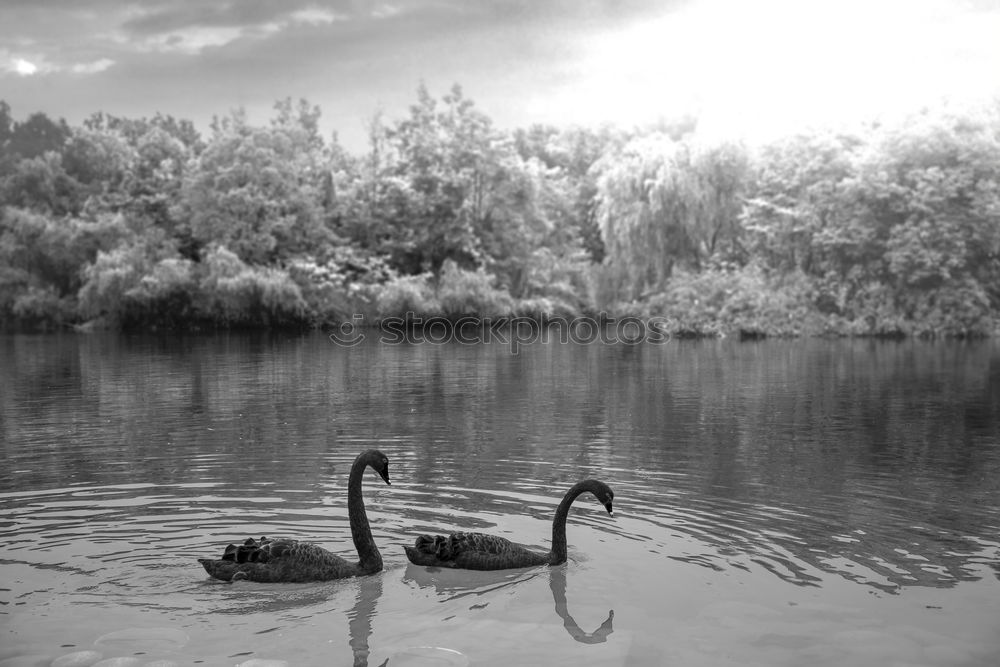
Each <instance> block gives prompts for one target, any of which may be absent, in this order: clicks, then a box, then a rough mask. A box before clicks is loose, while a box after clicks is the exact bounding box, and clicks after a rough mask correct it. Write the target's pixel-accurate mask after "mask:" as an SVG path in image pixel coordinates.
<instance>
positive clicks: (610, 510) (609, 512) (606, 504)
mask: <svg viewBox="0 0 1000 667" xmlns="http://www.w3.org/2000/svg"><path fill="white" fill-rule="evenodd" d="M604 509H606V510H607V511H608V514H610V515H611V516H614V515H615V511H614V510H613V509H611V503H604Z"/></svg>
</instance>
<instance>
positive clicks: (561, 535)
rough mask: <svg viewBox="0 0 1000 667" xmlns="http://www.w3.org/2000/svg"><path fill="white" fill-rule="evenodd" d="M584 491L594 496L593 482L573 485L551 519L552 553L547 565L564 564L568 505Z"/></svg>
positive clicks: (588, 481)
mask: <svg viewBox="0 0 1000 667" xmlns="http://www.w3.org/2000/svg"><path fill="white" fill-rule="evenodd" d="M585 491H590V492H591V493H594V494H595V495H596V487H595V485H594V481H593V480H590V479H588V480H584V481H582V482H578V483H576V484H574V485H573V486H572V487H571V488H570V490H569V491H567V492H566V495H565V496H563V499H562V502H561V503H559V507H558V508H556V516H555V518H554V519H552V551H551V552H550V554H549V565H559V564H560V563H565V562H566V518H567V517H568V516H569V508H570V505H572V504H573V501H574V500H576V499H577V498H578V497H579V496H580V494H581V493H583V492H585Z"/></svg>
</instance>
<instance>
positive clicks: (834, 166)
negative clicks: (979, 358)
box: [0, 86, 1000, 336]
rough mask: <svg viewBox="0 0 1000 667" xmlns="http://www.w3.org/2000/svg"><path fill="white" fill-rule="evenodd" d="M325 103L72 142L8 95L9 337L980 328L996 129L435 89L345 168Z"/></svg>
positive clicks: (992, 326) (989, 312)
mask: <svg viewBox="0 0 1000 667" xmlns="http://www.w3.org/2000/svg"><path fill="white" fill-rule="evenodd" d="M319 118H320V109H319V108H317V107H314V106H311V105H310V104H308V103H307V102H305V101H301V102H299V103H298V104H293V103H292V101H291V100H283V101H279V102H277V103H276V105H275V107H274V114H273V117H272V118H271V119H270V121H269V122H268V123H266V124H264V125H256V124H253V123H251V122H249V121H248V119H247V117H246V115H245V114H244V113H243V112H241V111H235V112H232V113H230V114H228V115H226V116H223V117H219V118H216V120H215V121H214V122H213V123H212V125H211V127H210V131H209V132H208V134H207V135H205V136H202V135H201V134H200V133H199V132H198V131H197V130H196V129H195V127H194V125H193V124H192V123H191V122H189V121H186V120H183V119H176V118H174V117H172V116H167V115H156V116H154V117H152V118H139V119H131V118H119V117H114V116H110V115H107V114H104V113H100V112H97V113H95V114H93V115H92V116H91V117H89V118H88V119H87V120H86V121H84V123H83V124H82V126H79V127H70V126H69V125H68V124H67V123H65V122H64V121H55V120H52V119H50V118H49V117H47V116H46V115H44V114H41V113H33V114H31V115H29V116H28V117H27V118H26V119H24V120H16V119H15V118H14V116H13V115H12V111H11V109H10V107H9V106H8V105H7V104H6V103H3V102H0V321H2V327H3V328H5V329H8V330H9V329H52V328H60V327H69V326H84V327H111V328H121V329H164V328H170V329H189V330H193V329H201V330H204V329H213V328H220V327H221V328H228V327H329V326H337V325H339V324H340V323H343V322H352V323H357V322H359V321H364V322H365V323H369V324H374V323H377V322H379V321H380V320H381V319H383V318H388V317H392V318H400V317H407V315H408V314H409V315H410V317H420V318H426V317H429V316H442V317H446V318H450V319H452V320H455V319H458V318H461V317H465V316H479V317H486V316H489V317H494V318H495V317H497V316H503V315H509V316H515V315H516V316H527V317H532V318H535V319H542V318H544V317H546V316H548V317H567V318H568V317H575V316H581V315H590V316H596V315H599V314H605V315H607V316H610V317H625V316H638V317H656V318H658V320H657V321H659V322H666V323H667V325H666V326H667V327H668V328H669V329H671V331H672V332H673V333H676V334H687V335H717V334H720V333H742V334H744V335H753V336H762V335H764V336H786V335H882V336H906V335H914V336H985V335H990V334H993V333H996V332H997V331H998V321H1000V109H993V110H986V111H982V112H977V113H972V112H968V113H962V114H957V113H951V112H947V111H937V112H930V111H927V112H923V113H918V114H915V115H914V116H913V117H911V118H909V119H908V120H906V121H900V122H898V123H895V124H877V123H872V124H871V125H869V126H867V127H859V128H856V129H854V130H852V131H846V130H843V131H839V132H832V131H816V132H813V133H808V134H798V135H795V136H790V137H787V138H784V139H780V140H776V141H774V142H773V143H770V144H768V145H764V146H759V147H753V148H752V149H751V148H749V147H747V146H744V145H742V144H739V143H730V142H721V141H709V140H706V139H705V138H704V137H702V136H701V135H700V134H699V133H698V130H697V122H696V121H695V120H691V119H685V120H681V121H678V122H676V123H673V124H667V123H663V124H661V125H659V126H656V127H647V128H639V129H630V130H624V129H617V128H609V127H602V128H597V129H593V128H569V129H566V128H555V127H547V126H533V127H530V128H526V129H518V130H514V131H501V130H499V129H497V128H496V127H494V125H493V123H492V122H491V120H490V118H489V117H488V116H487V115H486V114H485V113H483V112H482V111H480V110H479V109H477V108H476V107H475V105H474V104H473V102H472V101H471V100H469V99H467V98H466V97H465V96H464V95H463V93H462V91H461V89H460V88H459V87H457V86H456V87H454V88H453V89H452V90H451V91H450V92H448V93H447V94H445V95H444V96H442V97H441V98H439V99H438V98H435V97H433V96H432V95H431V94H430V92H429V91H427V90H426V88H424V87H423V86H421V87H420V88H419V89H418V91H417V96H416V101H415V102H414V103H413V105H412V106H411V108H410V111H409V114H408V115H406V116H405V117H402V118H399V119H395V120H389V119H385V118H383V117H381V116H376V117H374V118H373V119H372V120H371V122H370V124H369V137H368V146H367V149H366V150H365V151H363V154H361V155H352V154H350V153H348V152H347V151H345V150H344V149H343V148H342V147H341V146H340V145H339V144H338V143H337V141H336V139H335V138H334V139H333V140H326V139H324V138H323V137H322V136H321V135H320V131H319Z"/></svg>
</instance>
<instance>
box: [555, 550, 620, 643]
mask: <svg viewBox="0 0 1000 667" xmlns="http://www.w3.org/2000/svg"><path fill="white" fill-rule="evenodd" d="M549 588H550V589H551V590H552V600H553V601H554V602H555V605H556V613H557V614H559V617H560V618H561V619H562V620H563V627H564V628H566V632H568V633H569V636H570V637H572V638H573V639H575V640H576V641H578V642H580V643H581V644H601V643H604V642H606V641H608V635H610V634H611V633H612V632H614V631H615V630H614V628H613V627H612V626H613V624H614V618H615V610H614V609H612V610H610V611H608V620H606V621H604V622H603V623H601V627H599V628H597V629H596V630H594V631H593V632H584V631H583V628H581V627H580V626H579V624H578V623H577V622H576V620H575V619H574V618H573V615H572V614H570V613H569V608H568V605H567V604H566V567H565V566H562V565H560V566H557V567H553V568H551V569H550V570H549Z"/></svg>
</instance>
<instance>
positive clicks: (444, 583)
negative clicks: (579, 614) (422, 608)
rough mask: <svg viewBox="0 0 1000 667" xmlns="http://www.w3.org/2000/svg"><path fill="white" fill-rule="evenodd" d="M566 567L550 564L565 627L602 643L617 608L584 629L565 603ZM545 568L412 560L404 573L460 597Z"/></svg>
mask: <svg viewBox="0 0 1000 667" xmlns="http://www.w3.org/2000/svg"><path fill="white" fill-rule="evenodd" d="M567 567H568V566H567V565H565V564H563V565H557V566H555V567H550V568H548V573H549V589H550V590H551V591H552V601H553V603H554V604H555V609H556V614H558V615H559V618H561V619H562V621H563V627H564V628H566V632H568V633H569V636H570V637H572V638H573V639H575V640H576V641H578V642H580V643H581V644H601V643H604V642H606V641H608V635H610V634H611V633H612V632H614V627H613V625H614V618H615V612H614V610H611V611H609V612H608V618H607V620H605V621H604V622H603V623H601V625H600V627H598V628H597V629H596V630H594V631H593V632H585V631H584V630H583V628H581V627H580V625H579V624H578V623H577V622H576V620H575V619H574V618H573V615H572V614H570V613H569V607H568V605H567V603H566V568H567ZM545 571H546V570H544V569H541V568H537V567H536V568H530V569H521V570H493V571H488V572H482V571H474V570H454V569H450V568H448V569H441V568H425V567H421V566H415V565H412V564H410V565H408V566H407V568H406V572H405V574H404V575H403V581H412V582H414V583H416V584H417V585H418V586H420V587H422V588H425V587H433V588H434V589H435V590H437V591H438V592H439V593H445V594H449V596H448V597H449V599H457V598H461V597H465V596H467V595H482V594H483V593H487V592H492V591H495V590H498V589H501V588H505V587H507V586H515V585H517V584H520V583H522V582H525V581H530V580H531V579H534V578H535V577H537V576H540V575H542V574H544V573H545ZM352 634H353V633H352Z"/></svg>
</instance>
